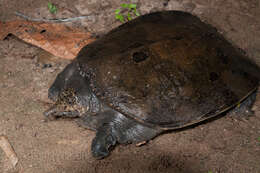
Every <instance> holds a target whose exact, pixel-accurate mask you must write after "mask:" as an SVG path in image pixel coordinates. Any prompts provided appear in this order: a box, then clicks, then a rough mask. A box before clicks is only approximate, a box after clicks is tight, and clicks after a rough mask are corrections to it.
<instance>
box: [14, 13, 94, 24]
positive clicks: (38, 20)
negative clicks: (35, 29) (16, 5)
mask: <svg viewBox="0 0 260 173" xmlns="http://www.w3.org/2000/svg"><path fill="white" fill-rule="evenodd" d="M15 15H17V16H19V17H22V18H24V19H26V20H28V21H32V22H53V23H61V22H72V21H76V20H81V19H85V18H90V16H91V15H94V14H91V15H86V16H78V17H71V18H60V19H37V18H32V17H29V16H26V15H24V14H23V13H20V12H18V11H16V12H15Z"/></svg>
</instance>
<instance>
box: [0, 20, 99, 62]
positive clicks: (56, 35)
mask: <svg viewBox="0 0 260 173" xmlns="http://www.w3.org/2000/svg"><path fill="white" fill-rule="evenodd" d="M8 34H13V35H15V36H17V37H18V38H20V39H22V40H24V41H25V42H28V43H30V44H33V45H35V46H38V47H41V48H42V49H44V50H46V51H48V52H50V53H51V54H53V55H55V56H57V57H61V58H65V59H73V58H75V57H76V55H77V54H78V52H79V51H80V49H81V48H82V47H83V46H85V45H87V44H89V43H91V42H92V41H94V40H95V39H94V38H92V37H91V34H90V33H89V32H86V31H83V30H80V29H78V28H72V27H68V26H65V25H62V24H57V23H43V22H29V21H24V20H17V21H10V22H0V39H4V38H5V37H6V36H7V35H8Z"/></svg>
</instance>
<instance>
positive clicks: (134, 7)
mask: <svg viewBox="0 0 260 173" xmlns="http://www.w3.org/2000/svg"><path fill="white" fill-rule="evenodd" d="M128 8H129V9H136V4H129V6H128Z"/></svg>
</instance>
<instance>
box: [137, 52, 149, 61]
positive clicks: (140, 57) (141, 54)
mask: <svg viewBox="0 0 260 173" xmlns="http://www.w3.org/2000/svg"><path fill="white" fill-rule="evenodd" d="M147 58H148V55H147V54H146V53H144V52H135V53H133V60H134V61H135V62H137V63H139V62H142V61H144V60H146V59H147Z"/></svg>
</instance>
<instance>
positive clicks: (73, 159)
mask: <svg viewBox="0 0 260 173" xmlns="http://www.w3.org/2000/svg"><path fill="white" fill-rule="evenodd" d="M52 2H53V3H55V4H56V5H57V7H58V10H59V11H58V13H57V15H52V14H50V13H49V11H48V9H47V3H48V1H46V0H38V1H35V0H23V1H21V0H13V1H10V0H0V20H1V21H8V20H14V19H17V16H15V15H14V14H13V12H15V11H20V12H23V13H25V14H27V15H29V16H32V17H35V18H43V17H45V18H54V17H57V18H60V17H74V16H79V15H90V17H89V18H87V19H84V20H80V21H77V22H74V23H73V25H75V26H76V27H84V28H85V29H87V30H89V31H90V32H92V33H93V34H94V35H100V34H104V33H106V32H108V31H109V30H111V29H112V28H114V27H116V26H118V25H119V24H120V22H118V21H116V20H115V16H114V10H115V9H116V8H118V7H119V6H120V3H122V2H126V1H120V0H100V1H98V0H74V1H70V0H52ZM134 2H136V3H137V4H138V10H139V11H140V13H141V14H145V13H148V12H151V11H159V10H183V11H188V12H191V13H193V14H195V15H197V16H199V17H200V18H201V19H202V20H204V21H206V22H208V23H210V24H212V25H214V26H215V27H217V29H218V30H219V32H221V33H223V34H224V36H225V37H226V38H227V39H228V40H230V41H231V42H232V43H233V44H235V45H237V46H239V47H240V48H242V49H243V50H245V52H246V53H247V54H248V55H249V57H250V58H252V59H253V60H255V61H256V63H258V65H260V4H259V0H250V1H249V0H153V1H150V0H139V1H134ZM0 29H1V28H0ZM41 53H42V51H41V50H40V49H39V48H36V47H34V46H31V45H28V44H26V43H24V42H22V41H20V40H18V39H16V38H15V37H12V36H10V37H7V38H6V39H4V40H0V135H5V136H7V137H8V139H9V141H10V143H11V144H12V146H13V148H14V150H15V152H16V153H17V156H18V158H19V162H18V165H17V166H16V167H15V168H13V167H12V166H11V164H10V162H9V160H8V159H7V157H6V156H5V154H4V152H3V151H2V150H0V172H3V173H6V172H7V173H8V172H9V173H15V172H19V173H85V172H89V173H92V172H100V173H117V172H129V173H135V172H151V173H153V172H171V173H209V172H211V173H260V139H259V138H260V93H259V92H258V95H257V101H256V103H255V105H254V107H253V108H254V110H255V116H253V117H250V118H249V119H244V118H241V119H240V118H232V117H231V116H224V117H221V118H217V119H215V120H213V121H210V122H208V123H203V124H201V125H198V126H194V127H192V128H188V129H186V130H181V131H173V132H169V133H166V134H163V135H160V136H159V137H157V138H155V139H154V140H152V141H150V142H149V143H148V144H146V145H143V146H141V147H136V146H135V145H127V146H123V145H120V146H117V147H116V148H115V149H114V150H113V151H112V154H111V155H110V156H109V157H108V158H106V159H103V160H95V159H93V158H92V156H91V152H90V146H91V141H92V139H93V138H94V136H95V133H94V132H92V131H89V130H85V129H83V128H81V127H78V126H77V124H76V123H75V122H73V121H69V120H58V121H51V122H45V121H44V117H43V115H42V112H43V111H44V110H45V109H47V107H48V102H49V100H48V98H47V90H48V87H49V86H50V85H51V83H52V82H53V80H54V79H55V77H56V75H57V73H58V72H60V71H61V70H62V69H63V68H64V66H65V65H66V64H67V63H69V62H68V61H65V60H60V61H52V62H51V64H52V66H51V67H46V66H45V65H44V62H42V61H39V59H41V58H39V57H40V56H41ZM240 116H241V117H242V115H238V117H240Z"/></svg>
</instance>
